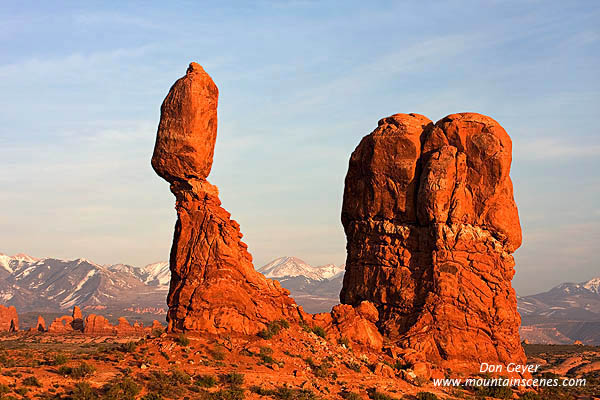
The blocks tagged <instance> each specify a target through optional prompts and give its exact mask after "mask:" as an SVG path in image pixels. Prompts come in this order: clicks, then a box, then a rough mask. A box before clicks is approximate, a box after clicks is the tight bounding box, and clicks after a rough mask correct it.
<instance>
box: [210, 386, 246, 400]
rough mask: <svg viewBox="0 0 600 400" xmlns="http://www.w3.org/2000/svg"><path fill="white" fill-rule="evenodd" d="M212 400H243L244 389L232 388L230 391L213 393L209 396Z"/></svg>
mask: <svg viewBox="0 0 600 400" xmlns="http://www.w3.org/2000/svg"><path fill="white" fill-rule="evenodd" d="M208 399H211V400H243V399H244V389H242V388H239V387H232V388H229V389H221V390H219V391H218V392H213V393H210V394H209V395H208Z"/></svg>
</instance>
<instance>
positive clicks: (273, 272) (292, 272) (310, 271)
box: [256, 256, 344, 281]
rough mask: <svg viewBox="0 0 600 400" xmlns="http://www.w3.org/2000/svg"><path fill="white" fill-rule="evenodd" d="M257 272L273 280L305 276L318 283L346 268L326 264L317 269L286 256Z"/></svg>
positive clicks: (258, 269)
mask: <svg viewBox="0 0 600 400" xmlns="http://www.w3.org/2000/svg"><path fill="white" fill-rule="evenodd" d="M256 270H257V271H258V272H260V273H262V274H263V275H264V276H266V277H267V278H271V279H278V278H284V277H292V278H293V277H298V276H303V277H306V278H310V279H313V280H316V281H322V280H327V279H331V278H333V277H334V276H336V275H338V274H339V273H340V272H342V271H344V266H343V265H342V266H336V265H335V264H326V265H321V266H317V267H315V266H312V265H310V264H308V263H307V262H305V261H303V260H301V259H299V258H298V257H290V256H284V257H279V258H277V259H275V260H273V261H271V262H270V263H268V264H266V265H263V266H262V267H260V268H257V269H256Z"/></svg>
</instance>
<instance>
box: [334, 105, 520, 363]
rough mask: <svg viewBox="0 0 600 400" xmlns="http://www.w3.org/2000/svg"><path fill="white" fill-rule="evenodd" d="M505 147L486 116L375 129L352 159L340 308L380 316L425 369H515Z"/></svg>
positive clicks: (409, 121) (515, 229)
mask: <svg viewBox="0 0 600 400" xmlns="http://www.w3.org/2000/svg"><path fill="white" fill-rule="evenodd" d="M511 152H512V144H511V140H510V137H509V136H508V134H507V133H506V132H505V131H504V129H503V128H502V127H501V126H500V125H499V124H498V123H497V122H496V121H494V120H493V119H491V118H489V117H486V116H483V115H480V114H475V113H463V114H453V115H449V116H447V117H446V118H444V119H442V120H440V121H439V122H437V123H436V124H433V123H432V122H431V121H430V120H429V119H427V118H426V117H424V116H422V115H418V114H396V115H392V116H390V117H388V118H384V119H382V120H381V121H379V125H378V127H377V128H376V129H375V131H373V132H372V133H371V134H370V135H367V136H366V137H364V138H363V139H362V141H361V142H360V144H359V145H358V147H357V148H356V150H355V151H354V153H353V154H352V156H351V159H350V163H349V168H348V174H347V176H346V183H345V191H344V203H343V207H342V223H343V225H344V229H345V232H346V236H347V241H348V243H347V251H348V254H347V260H346V274H345V277H344V286H343V289H342V292H341V294H340V298H341V301H342V303H345V304H350V305H354V306H356V305H358V304H360V303H361V302H362V301H364V300H368V301H370V302H372V303H373V304H375V306H376V307H377V309H378V311H379V321H378V326H379V329H380V331H381V332H382V333H383V334H384V335H385V336H388V337H390V338H391V339H393V340H395V341H396V342H397V343H399V344H400V345H401V346H403V347H406V348H410V349H415V350H418V352H417V354H418V355H419V357H422V358H424V359H427V360H428V361H430V362H436V363H439V364H442V365H443V364H446V365H451V366H452V367H453V369H454V370H456V369H457V368H458V369H465V370H470V369H472V368H473V367H475V366H477V365H478V363H480V362H494V361H498V362H500V363H503V362H507V363H508V362H521V361H524V360H525V354H524V352H523V349H522V347H521V345H520V340H519V333H518V327H519V324H520V317H519V314H518V313H517V302H516V296H515V292H514V290H513V289H512V287H511V284H510V282H511V279H512V277H513V275H514V269H513V267H514V264H515V263H514V259H513V257H512V255H511V254H512V253H513V252H514V251H515V250H516V249H517V248H518V247H519V246H520V244H521V228H520V224H519V217H518V213H517V207H516V205H515V202H514V199H513V190H512V183H511V180H510V177H509V172H510V164H511V159H512V156H511Z"/></svg>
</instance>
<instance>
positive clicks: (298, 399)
mask: <svg viewBox="0 0 600 400" xmlns="http://www.w3.org/2000/svg"><path fill="white" fill-rule="evenodd" d="M250 391H251V392H252V393H256V394H258V395H259V396H269V397H273V398H275V399H282V400H316V399H318V397H317V396H316V395H315V394H314V393H313V392H312V391H310V390H308V389H292V388H288V387H285V386H280V387H278V388H275V389H265V388H263V387H261V386H252V387H251V388H250Z"/></svg>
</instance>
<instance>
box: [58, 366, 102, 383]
mask: <svg viewBox="0 0 600 400" xmlns="http://www.w3.org/2000/svg"><path fill="white" fill-rule="evenodd" d="M95 371H96V368H95V367H94V366H93V365H90V364H88V363H85V362H82V363H81V364H79V365H78V366H77V367H69V366H66V365H62V366H60V367H59V368H58V371H57V372H58V373H59V374H60V375H64V376H67V375H68V376H70V377H72V378H74V379H82V378H85V377H86V376H88V375H91V374H93V373H94V372H95Z"/></svg>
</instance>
